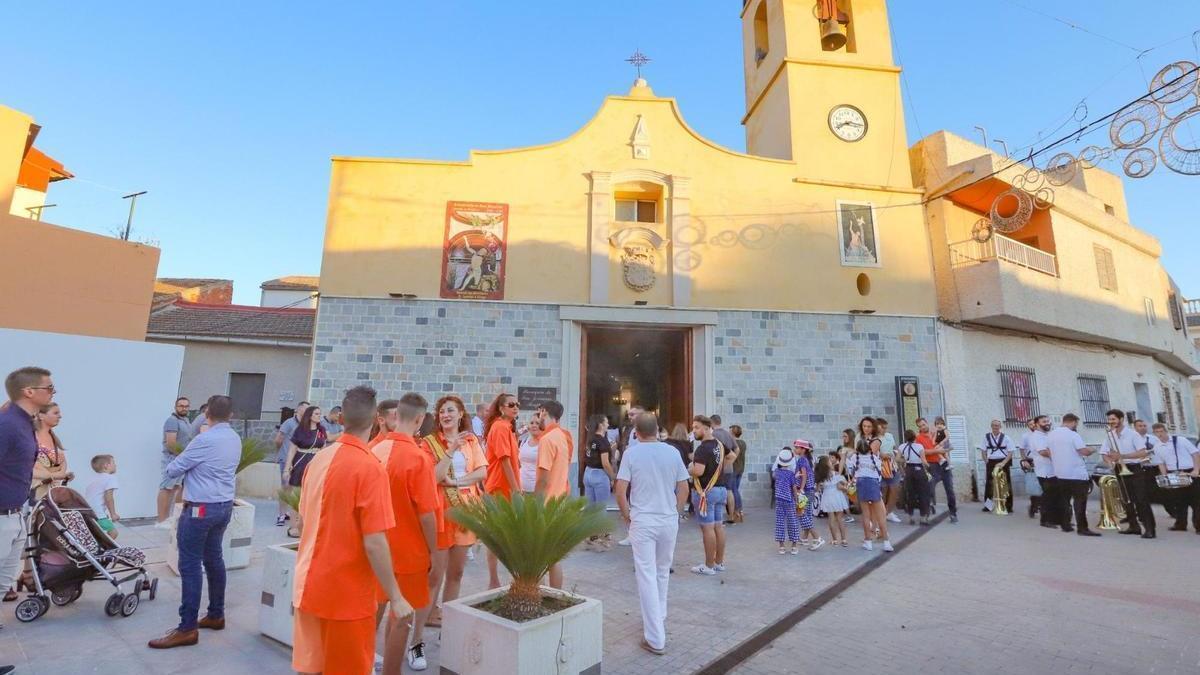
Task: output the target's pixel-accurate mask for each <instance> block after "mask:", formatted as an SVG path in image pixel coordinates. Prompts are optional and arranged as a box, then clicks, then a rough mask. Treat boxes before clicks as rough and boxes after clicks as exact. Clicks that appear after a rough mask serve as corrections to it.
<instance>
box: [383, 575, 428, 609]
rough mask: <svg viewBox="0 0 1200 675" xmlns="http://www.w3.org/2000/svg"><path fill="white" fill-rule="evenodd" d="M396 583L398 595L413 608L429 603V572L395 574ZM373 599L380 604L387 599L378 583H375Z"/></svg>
mask: <svg viewBox="0 0 1200 675" xmlns="http://www.w3.org/2000/svg"><path fill="white" fill-rule="evenodd" d="M396 585H397V586H399V587H400V595H403V596H404V599H405V600H407V601H408V604H410V605H412V608H413V609H421V608H422V607H425V606H426V605H428V604H429V572H414V573H412V574H396ZM375 600H376V601H377V602H378V603H379V604H381V605H382V604H383V603H385V602H387V601H388V599H387V596H386V595H384V593H383V589H382V588H380V586H379V584H375Z"/></svg>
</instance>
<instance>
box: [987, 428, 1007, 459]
mask: <svg viewBox="0 0 1200 675" xmlns="http://www.w3.org/2000/svg"><path fill="white" fill-rule="evenodd" d="M983 447H984V449H986V450H987V453H988V455H987V458H988V459H1006V458H1007V457H1009V456H1010V455H1012V444H1011V442H1010V441H1009V440H1008V436H1006V435H1004V432H1000V434H999V435H993V434H992V432H990V431H989V432H988V433H987V434H985V435H984V437H983Z"/></svg>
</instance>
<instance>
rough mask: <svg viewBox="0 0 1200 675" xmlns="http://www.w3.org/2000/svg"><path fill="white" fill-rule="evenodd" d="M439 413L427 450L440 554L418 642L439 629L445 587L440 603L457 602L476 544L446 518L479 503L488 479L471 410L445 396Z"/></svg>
mask: <svg viewBox="0 0 1200 675" xmlns="http://www.w3.org/2000/svg"><path fill="white" fill-rule="evenodd" d="M434 411H435V414H436V415H437V427H436V431H434V432H433V433H431V434H429V435H428V436H425V438H424V446H425V447H426V448H427V449H428V450H429V451H430V452H431V453H432V454H433V461H434V463H435V465H436V468H435V469H434V474H435V477H436V480H437V483H438V487H439V488H440V489H439V490H438V509H439V514H438V550H437V553H436V554H435V555H434V557H433V569H432V570H430V574H429V590H430V593H429V595H430V597H431V598H433V602H431V603H430V607H429V608H428V609H427V610H426V611H427V612H429V618H428V619H427V621H420V618H421V617H418V621H417V622H416V626H417V628H415V629H414V634H413V635H414V637H413V641H414V643H415V642H416V641H417V638H418V637H419V635H418V634H417V631H420V630H421V627H423V625H424V624H425V623H429V625H431V626H440V625H441V612H440V610H437V609H436V607H437V606H438V605H439V603H438V589H439V587H442V582H443V580H444V581H445V586H444V588H442V596H441V601H442V602H449V601H451V600H455V599H457V598H458V594H459V590H460V589H461V588H462V577H463V571H464V570H465V569H466V567H467V551H469V550H470V548H471V546H473V545H474V544H475V541H476V538H475V534H474V533H472V532H471V531H469V530H467V529H466V528H464V527H462V526H461V525H459V524H458V523H455V522H454V521H453V520H451V519H450V517H449V516H448V515H447V514H446V512H447V511H449V510H450V509H452V508H454V507H455V506H457V505H458V504H460V503H461V502H463V501H465V500H471V499H478V497H479V491H480V490H481V489H482V488H481V484H482V483H483V480H484V478H486V477H487V458H486V457H485V456H484V454H483V446H482V445H480V442H479V438H477V437H476V436H475V435H474V434H473V433H471V420H470V419H469V418H468V417H467V408H466V406H465V405H463V402H462V399H460V398H459V397H457V396H443V397H442V398H441V399H439V400H438V402H437V405H436V406H435V407H434Z"/></svg>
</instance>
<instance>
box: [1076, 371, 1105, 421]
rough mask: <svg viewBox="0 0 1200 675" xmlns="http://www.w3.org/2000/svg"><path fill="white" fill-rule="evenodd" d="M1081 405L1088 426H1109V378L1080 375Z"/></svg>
mask: <svg viewBox="0 0 1200 675" xmlns="http://www.w3.org/2000/svg"><path fill="white" fill-rule="evenodd" d="M1079 405H1080V407H1081V408H1082V409H1083V423H1084V424H1085V425H1087V426H1107V424H1108V421H1107V417H1106V416H1105V413H1107V411H1108V409H1109V408H1110V407H1111V406H1109V402H1108V380H1107V379H1106V378H1105V377H1104V376H1102V375H1080V376H1079Z"/></svg>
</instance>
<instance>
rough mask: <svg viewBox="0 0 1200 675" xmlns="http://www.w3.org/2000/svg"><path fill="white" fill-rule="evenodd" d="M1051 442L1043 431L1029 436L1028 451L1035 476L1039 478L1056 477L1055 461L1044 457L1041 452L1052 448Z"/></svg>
mask: <svg viewBox="0 0 1200 675" xmlns="http://www.w3.org/2000/svg"><path fill="white" fill-rule="evenodd" d="M1049 440H1050V436H1049V434H1047V433H1046V432H1044V431H1042V430H1041V429H1039V430H1037V431H1035V432H1033V433H1031V434H1029V444H1028V446H1027V449H1028V451H1029V457H1030V458H1031V459H1032V460H1033V475H1035V476H1037V477H1038V478H1053V477H1054V460H1052V459H1050V458H1049V457H1043V456H1042V452H1041V451H1042V450H1045V449H1046V448H1048V447H1050V446H1049Z"/></svg>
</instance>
